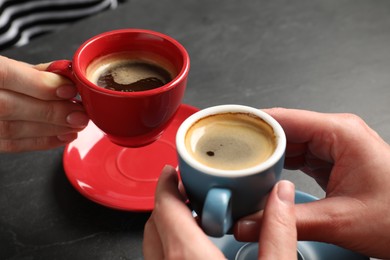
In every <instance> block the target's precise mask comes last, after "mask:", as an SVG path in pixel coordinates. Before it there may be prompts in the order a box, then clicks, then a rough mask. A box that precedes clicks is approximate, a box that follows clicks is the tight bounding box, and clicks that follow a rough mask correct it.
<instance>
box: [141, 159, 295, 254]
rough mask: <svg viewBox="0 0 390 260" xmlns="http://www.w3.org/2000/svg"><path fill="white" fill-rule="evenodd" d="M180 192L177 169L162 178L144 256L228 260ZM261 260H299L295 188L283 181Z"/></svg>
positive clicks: (269, 208)
mask: <svg viewBox="0 0 390 260" xmlns="http://www.w3.org/2000/svg"><path fill="white" fill-rule="evenodd" d="M184 200H185V199H184V198H183V196H182V195H181V193H180V192H179V189H178V177H177V173H176V171H175V169H174V168H172V167H170V166H166V167H165V168H164V169H163V171H162V174H161V176H160V179H159V182H158V185H157V190H156V201H155V208H154V210H153V213H152V215H151V217H150V219H149V220H148V222H147V223H146V225H145V231H144V242H143V252H144V257H145V259H146V260H148V259H152V260H156V259H181V260H183V259H191V260H193V259H225V257H224V255H223V254H222V252H221V251H220V250H219V249H218V248H217V247H216V246H215V245H214V244H213V243H212V242H211V240H210V239H209V238H208V237H207V236H206V234H205V233H203V231H202V230H201V228H200V227H199V226H198V224H197V222H196V221H195V219H194V218H193V216H192V213H191V211H190V210H189V209H188V207H187V206H186V204H185V203H184ZM263 226H264V228H263V229H262V232H261V234H259V233H258V234H257V235H256V237H257V238H256V241H258V240H259V239H260V243H259V259H294V258H295V259H296V257H297V233H296V226H295V210H294V185H293V184H292V183H290V182H288V181H282V182H279V183H278V184H276V185H275V188H274V189H273V190H272V192H271V194H270V196H269V199H268V202H267V205H266V209H265V213H264V219H263Z"/></svg>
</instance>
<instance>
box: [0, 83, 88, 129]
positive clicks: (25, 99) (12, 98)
mask: <svg viewBox="0 0 390 260" xmlns="http://www.w3.org/2000/svg"><path fill="white" fill-rule="evenodd" d="M0 120H12V121H18V120H21V121H34V122H41V123H49V124H56V125H62V126H69V127H85V126H86V125H87V124H88V120H89V119H88V117H87V115H86V114H85V113H84V108H83V107H82V106H81V105H80V104H76V103H73V102H71V101H42V100H39V99H35V98H32V97H29V96H26V95H22V94H18V93H14V92H11V91H8V90H0Z"/></svg>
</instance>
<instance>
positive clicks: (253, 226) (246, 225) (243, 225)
mask: <svg viewBox="0 0 390 260" xmlns="http://www.w3.org/2000/svg"><path fill="white" fill-rule="evenodd" d="M259 230H260V226H259V224H258V223H257V222H256V221H254V220H246V219H243V220H239V221H238V222H237V224H236V230H235V235H236V236H237V237H238V238H240V240H243V241H249V240H252V236H253V234H256V235H257V234H259Z"/></svg>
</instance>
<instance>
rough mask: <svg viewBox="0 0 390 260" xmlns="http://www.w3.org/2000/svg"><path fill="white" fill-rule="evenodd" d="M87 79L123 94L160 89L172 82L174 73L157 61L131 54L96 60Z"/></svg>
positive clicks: (90, 67)
mask: <svg viewBox="0 0 390 260" xmlns="http://www.w3.org/2000/svg"><path fill="white" fill-rule="evenodd" d="M149 56H150V55H149ZM86 76H87V78H88V79H89V80H90V81H91V82H92V83H94V84H96V85H98V86H99V87H103V88H106V89H110V90H116V91H122V92H136V91H145V90H150V89H155V88H159V87H161V86H164V85H165V84H167V83H168V82H170V81H171V80H172V78H173V76H172V73H171V72H169V71H168V70H167V69H165V68H164V67H163V65H160V64H159V63H158V61H156V59H153V58H150V57H148V56H147V55H145V54H139V53H137V54H134V53H130V52H129V53H114V54H110V55H107V56H103V57H100V58H98V59H96V60H94V61H93V62H92V63H91V64H90V65H89V66H88V68H87V73H86Z"/></svg>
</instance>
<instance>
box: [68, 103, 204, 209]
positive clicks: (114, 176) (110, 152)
mask: <svg viewBox="0 0 390 260" xmlns="http://www.w3.org/2000/svg"><path fill="white" fill-rule="evenodd" d="M196 111H198V109H197V108H195V107H191V106H189V105H182V106H181V107H180V109H179V111H178V112H177V114H176V115H175V118H174V119H173V120H172V122H171V124H170V125H169V126H168V128H167V129H166V130H165V132H164V133H163V135H162V136H161V138H160V139H159V140H158V141H156V142H154V143H152V144H150V145H148V146H145V147H141V148H125V147H121V146H118V145H115V144H113V143H111V142H110V141H109V140H108V138H107V137H106V136H105V135H104V134H103V132H102V131H101V130H100V129H99V128H97V126H95V124H93V123H92V122H90V123H89V124H88V126H87V127H86V128H85V129H84V130H83V131H81V132H80V133H79V136H78V138H77V139H76V140H74V141H73V142H72V143H70V144H69V145H67V146H66V148H65V151H64V157H63V163H64V169H65V173H66V176H67V178H68V179H69V181H70V182H71V184H72V185H73V186H74V187H75V188H76V189H77V190H78V191H79V192H80V193H81V194H82V195H84V196H85V197H87V198H88V199H90V200H92V201H95V202H97V203H99V204H102V205H104V206H107V207H111V208H115V209H121V210H129V211H150V210H152V209H153V206H154V191H155V189H156V184H157V180H158V177H159V175H160V172H161V169H162V168H163V167H164V166H165V165H166V164H170V165H172V166H174V167H177V155H176V145H175V138H176V132H177V129H178V128H179V126H180V124H181V123H182V122H183V121H184V120H185V119H186V118H187V117H189V116H190V115H192V114H193V113H195V112H196Z"/></svg>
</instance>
